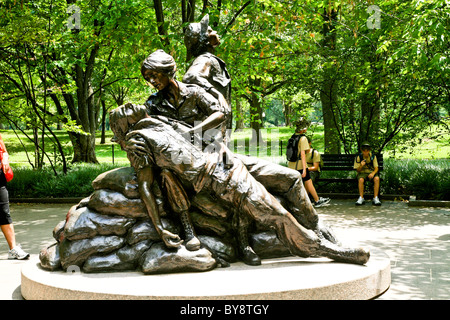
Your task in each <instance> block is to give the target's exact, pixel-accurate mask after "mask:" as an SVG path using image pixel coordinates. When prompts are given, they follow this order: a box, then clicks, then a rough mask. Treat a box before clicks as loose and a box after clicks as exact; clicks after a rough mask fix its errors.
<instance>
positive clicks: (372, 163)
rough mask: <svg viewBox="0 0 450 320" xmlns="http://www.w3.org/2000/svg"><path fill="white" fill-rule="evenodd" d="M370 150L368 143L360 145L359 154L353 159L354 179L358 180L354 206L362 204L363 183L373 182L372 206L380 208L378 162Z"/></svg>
mask: <svg viewBox="0 0 450 320" xmlns="http://www.w3.org/2000/svg"><path fill="white" fill-rule="evenodd" d="M371 150H372V148H371V146H370V144H369V143H368V142H363V143H362V144H361V153H360V154H359V155H357V156H356V157H355V162H354V165H353V167H354V168H355V169H356V178H357V179H358V190H359V198H358V200H357V201H356V203H355V204H356V205H363V204H364V182H365V181H368V180H371V181H373V184H374V185H373V199H372V204H373V205H375V206H381V201H380V199H378V193H379V191H380V177H379V176H378V161H377V156H376V155H372V152H371Z"/></svg>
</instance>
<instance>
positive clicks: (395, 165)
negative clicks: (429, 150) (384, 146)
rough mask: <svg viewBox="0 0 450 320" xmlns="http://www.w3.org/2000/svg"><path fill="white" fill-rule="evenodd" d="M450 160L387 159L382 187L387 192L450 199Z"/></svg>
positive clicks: (425, 197)
mask: <svg viewBox="0 0 450 320" xmlns="http://www.w3.org/2000/svg"><path fill="white" fill-rule="evenodd" d="M449 176H450V160H448V159H440V160H408V159H405V160H398V159H396V160H394V159H387V160H386V161H385V168H384V171H383V177H384V178H383V179H384V180H383V183H382V187H383V190H384V192H385V193H391V194H407V195H415V196H417V198H418V199H437V200H450V183H449V179H448V177H449Z"/></svg>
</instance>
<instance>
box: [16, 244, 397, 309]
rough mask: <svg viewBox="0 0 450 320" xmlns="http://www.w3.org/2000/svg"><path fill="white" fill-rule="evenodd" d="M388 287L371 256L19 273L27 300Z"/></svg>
mask: <svg viewBox="0 0 450 320" xmlns="http://www.w3.org/2000/svg"><path fill="white" fill-rule="evenodd" d="M390 283H391V273H390V260H389V258H387V256H386V255H385V254H383V253H382V252H376V251H375V252H374V251H372V256H371V258H370V261H369V262H368V263H367V265H364V266H361V265H354V264H347V263H337V262H333V261H331V260H329V259H326V258H299V257H285V258H272V259H264V260H263V261H262V265H260V266H248V265H245V264H243V263H242V262H236V263H232V264H231V266H230V267H229V268H216V269H214V270H211V271H208V272H187V273H172V274H161V275H143V274H142V272H140V271H126V272H113V273H83V272H80V271H79V270H68V271H62V270H60V271H52V272H48V271H46V270H44V269H42V267H41V266H40V263H39V261H37V260H36V259H34V260H30V261H29V262H27V264H25V266H24V267H23V269H22V284H21V291H22V296H23V297H24V298H25V299H29V300H41V299H42V300H45V299H49V300H57V299H62V300H69V299H70V300H77V299H83V300H86V299H88V300H94V299H101V300H103V299H121V300H126V299H127V300H136V299H155V300H157V299H166V300H172V299H174V300H182V299H187V300H196V299H203V300H207V299H266V300H272V299H277V300H278V299H283V300H284V299H294V300H295V299H296V300H321V299H324V300H332V299H333V300H334V299H335V300H344V299H345V300H352V299H357V300H361V299H373V298H375V297H377V296H379V295H381V294H383V293H384V292H385V291H386V290H387V289H388V288H389V285H390Z"/></svg>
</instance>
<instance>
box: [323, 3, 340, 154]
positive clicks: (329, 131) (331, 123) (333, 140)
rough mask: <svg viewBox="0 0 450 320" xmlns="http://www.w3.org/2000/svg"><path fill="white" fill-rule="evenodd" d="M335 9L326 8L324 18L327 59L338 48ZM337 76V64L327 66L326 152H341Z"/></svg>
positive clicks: (325, 105) (325, 96) (325, 106)
mask: <svg viewBox="0 0 450 320" xmlns="http://www.w3.org/2000/svg"><path fill="white" fill-rule="evenodd" d="M336 17H337V11H336V10H335V9H329V8H328V9H324V14H323V19H324V24H323V29H322V32H323V36H324V38H323V42H322V44H323V56H324V58H325V59H327V58H328V57H330V56H333V52H334V51H335V50H336V32H335V20H336ZM337 88H338V85H337V77H336V67H335V65H332V66H327V67H326V68H324V72H323V82H322V88H321V92H320V100H321V102H322V113H323V124H324V136H325V153H341V143H340V137H339V129H338V117H337V115H336V114H335V112H334V108H335V107H336V106H337Z"/></svg>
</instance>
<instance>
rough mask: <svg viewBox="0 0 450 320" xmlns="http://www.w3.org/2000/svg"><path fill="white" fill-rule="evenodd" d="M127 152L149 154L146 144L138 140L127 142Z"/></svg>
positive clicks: (132, 139)
mask: <svg viewBox="0 0 450 320" xmlns="http://www.w3.org/2000/svg"><path fill="white" fill-rule="evenodd" d="M125 148H126V150H128V151H131V152H134V153H135V154H138V155H145V154H147V150H146V148H145V142H144V141H142V140H139V139H136V138H130V139H128V140H127V142H126V147H125Z"/></svg>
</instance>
